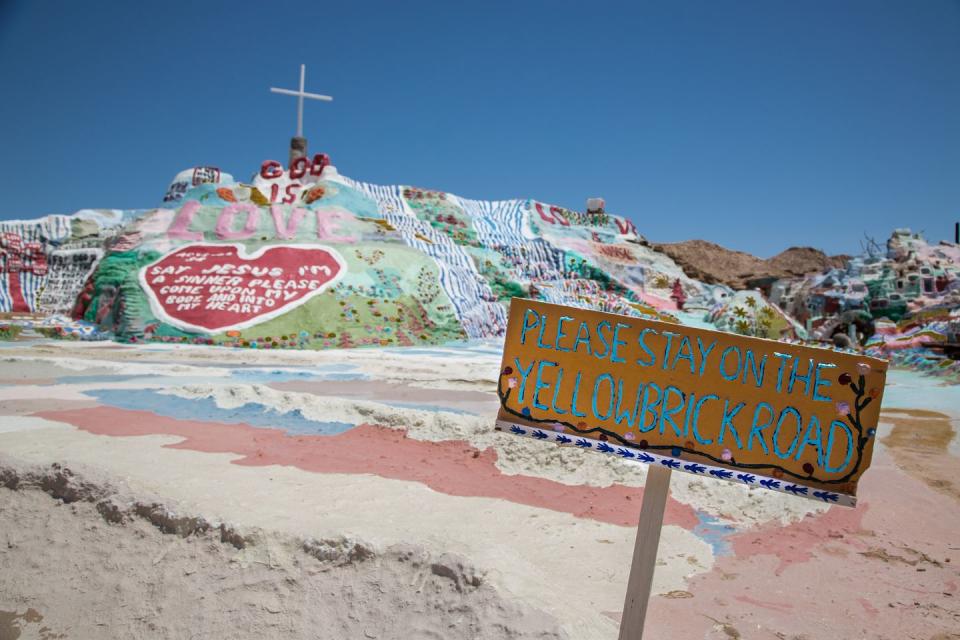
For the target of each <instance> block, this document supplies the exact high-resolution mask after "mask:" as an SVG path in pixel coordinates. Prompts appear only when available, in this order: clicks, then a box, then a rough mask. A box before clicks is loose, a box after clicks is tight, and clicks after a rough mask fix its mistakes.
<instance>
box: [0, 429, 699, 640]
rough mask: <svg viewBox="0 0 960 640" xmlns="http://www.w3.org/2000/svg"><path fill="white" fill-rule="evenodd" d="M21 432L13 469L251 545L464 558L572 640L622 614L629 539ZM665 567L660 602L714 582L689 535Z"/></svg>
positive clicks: (498, 510)
mask: <svg viewBox="0 0 960 640" xmlns="http://www.w3.org/2000/svg"><path fill="white" fill-rule="evenodd" d="M22 420H24V419H23V418H16V419H15V421H16V422H17V423H18V425H20V426H21V427H22V428H21V429H19V430H7V431H6V432H5V433H2V434H0V450H2V451H3V452H4V456H5V457H7V458H9V459H12V460H14V461H16V462H15V464H16V465H24V464H26V465H41V466H49V465H50V463H51V462H52V461H61V462H62V463H66V464H68V465H69V466H70V468H71V469H74V470H75V472H76V473H78V475H79V476H80V477H82V478H83V477H87V476H88V475H93V476H100V477H107V478H109V479H110V480H111V481H112V482H114V483H119V484H122V485H124V486H126V487H128V489H127V491H126V492H127V493H128V494H129V495H133V496H142V495H146V496H151V495H160V496H163V498H162V502H163V504H164V505H167V506H168V508H170V509H172V510H173V511H175V512H177V513H181V514H191V515H198V516H202V517H203V518H205V519H206V520H208V521H210V522H213V523H229V524H230V526H231V527H232V528H234V529H236V530H238V531H239V532H241V534H242V535H244V536H248V537H251V538H263V539H266V540H271V539H273V537H275V536H280V537H293V538H295V539H298V540H305V539H330V540H337V539H341V538H344V537H345V538H349V539H353V540H358V541H361V543H362V544H363V545H364V546H366V547H369V548H371V549H373V550H374V553H376V554H377V555H381V554H383V553H384V552H385V551H386V550H387V549H389V548H390V547H392V546H395V545H414V546H416V547H422V548H424V549H425V550H426V551H427V552H429V553H431V554H434V555H440V554H444V553H453V554H457V555H459V556H462V557H463V558H466V562H468V563H469V564H471V565H472V566H474V567H476V571H477V572H479V573H480V574H481V575H483V577H484V584H488V585H490V587H491V588H493V589H495V590H496V592H497V593H498V594H500V595H499V597H500V598H502V599H504V600H507V601H510V602H518V603H522V604H524V605H525V606H527V607H536V608H539V609H541V610H542V611H543V612H544V613H545V614H546V615H548V616H549V617H550V618H551V619H553V620H555V621H556V624H557V625H558V626H559V628H560V630H561V631H562V632H563V633H564V634H566V635H567V637H570V638H577V639H579V638H583V639H590V638H612V637H614V636H615V635H616V624H615V623H614V621H613V620H612V619H611V618H610V617H609V616H608V615H604V613H603V612H618V611H620V610H621V609H622V604H623V594H624V588H625V585H626V578H627V571H628V567H629V562H628V561H627V560H625V559H628V558H629V556H630V549H631V548H632V545H633V537H634V534H635V530H634V529H633V528H631V527H619V526H615V525H610V524H605V523H601V522H596V521H592V520H585V519H580V518H575V517H573V516H570V515H568V514H564V513H558V512H555V511H551V510H548V509H538V508H534V507H528V506H524V505H519V504H515V503H511V502H506V501H502V500H494V499H487V498H459V497H453V496H448V495H446V494H442V493H437V492H435V491H432V490H430V489H429V488H427V487H425V486H423V485H421V484H419V483H414V482H405V481H397V480H388V479H383V478H379V477H375V476H366V475H341V474H315V473H308V472H304V471H301V470H299V469H296V468H292V467H280V466H277V467H248V466H240V465H232V464H229V462H230V460H232V459H235V456H231V455H226V454H210V453H198V452H193V451H186V450H174V449H164V448H161V447H162V445H163V444H171V443H175V442H177V441H178V440H179V438H175V437H167V436H141V437H108V436H95V435H91V434H88V433H85V432H81V431H78V430H76V429H75V428H73V427H71V426H68V425H62V424H58V423H53V422H50V421H42V422H38V421H37V419H35V418H34V419H31V420H28V421H26V422H24V423H22V424H21V421H22ZM94 470H95V471H94ZM414 505H415V506H414ZM2 522H3V523H5V524H2V525H0V527H3V529H4V530H6V531H8V532H9V531H10V529H12V531H14V532H19V533H17V535H23V536H26V537H29V536H30V535H31V533H30V531H29V530H26V531H24V530H23V529H22V527H21V525H19V524H15V525H13V526H12V527H11V525H10V523H9V520H8V519H6V518H4V519H2ZM8 527H10V529H8ZM8 535H9V533H8ZM90 552H91V553H92V552H94V550H93V549H91V550H90ZM264 552H266V551H264ZM81 564H82V563H81ZM658 564H659V566H658V569H657V573H656V577H655V580H654V590H655V592H656V593H667V592H669V591H673V590H682V589H683V588H684V585H685V578H687V577H689V576H692V575H695V574H697V573H699V572H703V571H707V570H709V569H710V567H711V566H712V555H711V551H710V548H709V546H708V545H707V544H706V543H704V542H703V541H702V540H700V539H699V538H697V537H696V536H694V535H693V534H692V533H691V532H689V531H687V530H685V529H683V528H681V527H676V526H667V527H665V528H664V530H663V534H662V538H661V543H660V554H659V560H658ZM345 582H349V580H347V581H345ZM586 585H589V587H586ZM5 593H6V592H5ZM571 594H575V595H576V597H575V598H572V599H571V597H570V596H571ZM6 597H9V596H5V597H3V598H0V600H5V599H6ZM71 606H72V605H71V603H70V601H69V600H67V601H54V600H51V606H50V608H51V609H53V610H58V609H59V610H64V608H66V611H65V613H64V616H63V618H62V619H61V620H62V621H63V622H66V621H67V620H69V618H70V612H69V608H70V607H71ZM0 609H2V608H0ZM113 637H117V636H113ZM330 637H350V636H336V635H331V636H330ZM397 637H403V636H397ZM413 637H417V636H413ZM421 637H430V636H421ZM437 637H445V636H442V635H441V636H437ZM453 637H458V636H456V635H454V636H453ZM460 637H472V636H469V635H468V636H460ZM476 637H488V636H476ZM489 637H497V636H489Z"/></svg>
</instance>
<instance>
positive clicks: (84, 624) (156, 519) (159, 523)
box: [0, 464, 566, 640]
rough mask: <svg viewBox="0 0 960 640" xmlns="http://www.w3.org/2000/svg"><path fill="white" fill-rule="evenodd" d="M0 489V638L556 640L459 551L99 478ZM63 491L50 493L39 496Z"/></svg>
mask: <svg viewBox="0 0 960 640" xmlns="http://www.w3.org/2000/svg"><path fill="white" fill-rule="evenodd" d="M10 470H11V468H10V466H9V464H7V465H5V471H6V474H5V477H4V478H3V479H4V480H5V481H6V484H8V486H12V485H13V484H15V483H16V484H17V485H18V486H17V489H16V490H11V489H8V488H0V513H3V519H2V520H0V639H3V640H8V639H13V638H18V637H19V638H21V639H22V640H29V639H31V638H40V639H43V640H53V639H55V638H72V639H74V640H76V639H83V638H136V639H139V638H175V639H187V638H231V639H234V638H236V639H246V638H249V639H251V640H253V639H262V638H383V639H389V638H396V639H401V638H436V639H439V638H450V637H480V638H503V639H504V640H506V639H508V638H540V639H551V638H563V637H566V636H565V635H564V634H563V633H562V632H561V631H560V630H559V629H558V628H557V625H556V622H555V621H553V620H551V619H550V618H549V616H547V615H545V614H543V613H542V612H540V611H538V610H537V609H536V608H534V607H530V606H527V605H524V604H523V603H519V602H515V601H508V600H505V599H504V598H503V597H502V595H501V594H500V593H498V592H497V590H496V589H494V588H493V587H492V586H491V585H490V584H488V583H486V582H485V581H484V580H483V578H482V577H481V576H479V575H478V574H477V573H476V571H475V570H474V569H473V568H472V567H470V566H469V565H468V564H466V563H465V561H464V559H463V558H458V557H455V556H453V555H451V554H440V555H437V554H431V553H429V552H428V551H426V550H425V549H424V548H423V547H420V546H417V545H409V544H404V545H396V546H393V547H390V548H388V549H385V550H382V551H379V552H375V551H374V550H372V549H369V548H367V547H365V546H364V545H362V544H358V543H357V542H355V541H352V540H347V539H335V540H314V539H309V540H304V539H299V538H295V537H291V536H287V535H283V534H279V533H267V532H257V533H255V534H253V535H252V536H251V538H250V539H246V540H244V539H243V538H242V537H240V536H239V535H238V534H237V533H236V532H235V531H232V530H226V529H223V530H221V529H220V528H218V527H209V523H206V522H203V521H200V520H197V519H196V518H190V517H186V518H184V517H181V518H175V517H170V516H169V514H167V513H165V511H164V509H163V508H162V507H159V506H157V504H156V503H151V502H149V501H144V500H143V499H142V497H141V499H140V500H139V501H138V502H137V501H135V499H134V498H132V497H131V496H129V495H127V496H124V495H122V494H112V495H111V494H109V493H108V494H107V495H104V493H105V492H106V491H108V489H107V487H108V486H109V483H108V482H106V481H105V480H103V484H90V483H89V478H86V480H87V481H88V483H87V484H86V485H85V486H84V485H79V483H77V482H76V480H77V478H76V477H71V478H69V481H70V482H69V483H68V484H60V483H59V482H57V481H58V480H62V479H64V478H65V476H64V475H63V472H61V471H55V470H51V469H49V468H48V469H47V470H46V471H41V470H36V471H38V473H37V472H35V473H34V474H32V477H31V474H30V473H28V472H25V471H26V470H24V469H23V468H21V469H20V470H19V471H20V472H19V473H17V474H11V473H10ZM51 494H53V495H57V496H58V497H63V498H65V499H66V500H67V501H68V502H63V503H62V502H60V501H59V500H57V499H55V498H54V497H53V495H51Z"/></svg>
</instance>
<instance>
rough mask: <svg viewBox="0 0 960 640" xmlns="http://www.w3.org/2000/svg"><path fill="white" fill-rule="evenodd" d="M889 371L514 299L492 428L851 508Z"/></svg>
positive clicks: (806, 351)
mask: <svg viewBox="0 0 960 640" xmlns="http://www.w3.org/2000/svg"><path fill="white" fill-rule="evenodd" d="M886 369H887V363H886V362H884V361H882V360H876V359H872V358H866V357H863V356H860V355H856V354H849V353H840V352H836V351H832V350H827V349H820V348H814V347H807V346H800V345H795V344H788V343H783V342H776V341H773V340H764V339H759V338H748V337H745V336H740V335H735V334H729V333H720V332H716V331H707V330H703V329H694V328H691V327H685V326H682V325H677V324H669V323H664V322H656V321H651V320H643V319H640V318H633V317H627V316H620V315H615V314H610V313H601V312H597V311H589V310H584V309H575V308H570V307H563V306H558V305H553V304H547V303H543V302H534V301H531V300H523V299H514V300H513V301H512V303H511V306H510V317H509V321H508V324H507V334H506V342H505V345H504V349H503V363H502V367H501V371H500V376H499V380H498V385H497V392H498V395H499V398H500V409H499V412H498V416H497V428H498V429H501V430H504V431H508V432H510V433H514V434H516V435H520V436H525V437H531V438H535V439H538V440H542V441H544V442H552V443H556V444H561V445H567V446H573V447H579V448H582V449H584V450H590V451H597V452H601V453H606V454H608V455H615V456H619V457H622V458H624V459H628V460H633V461H639V462H645V463H648V464H651V465H656V466H662V467H665V468H668V469H675V470H677V471H684V472H687V473H692V474H696V475H701V476H704V477H708V478H717V479H723V480H729V481H733V482H740V483H743V484H745V485H749V486H756V487H763V488H766V489H770V490H775V491H782V492H787V493H790V494H793V495H797V496H804V497H807V498H812V499H817V500H822V501H824V502H829V503H833V504H842V505H846V506H853V505H854V504H855V503H856V490H857V481H858V480H859V478H860V476H861V475H862V474H863V472H864V471H865V470H866V468H867V467H868V466H870V459H871V455H872V453H873V442H874V439H875V434H876V425H877V420H878V418H879V415H880V401H881V398H882V396H883V387H884V379H885V375H886Z"/></svg>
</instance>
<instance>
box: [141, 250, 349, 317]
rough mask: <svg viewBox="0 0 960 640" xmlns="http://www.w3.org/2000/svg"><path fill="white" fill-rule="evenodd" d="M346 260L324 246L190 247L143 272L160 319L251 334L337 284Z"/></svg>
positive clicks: (164, 257) (144, 268) (142, 283)
mask: <svg viewBox="0 0 960 640" xmlns="http://www.w3.org/2000/svg"><path fill="white" fill-rule="evenodd" d="M345 271H346V264H345V263H344V261H343V258H341V257H340V255H339V254H338V253H337V252H336V251H334V250H333V249H330V248H328V247H323V246H319V245H278V246H272V247H263V248H261V249H259V250H258V251H256V252H254V253H252V254H250V255H246V249H245V247H243V245H238V244H203V243H197V244H189V245H185V246H183V247H180V248H179V249H177V250H176V251H172V252H171V253H168V254H167V255H165V256H163V257H162V258H160V259H159V260H157V261H156V262H153V263H151V264H148V265H146V266H145V267H143V268H142V269H141V270H140V284H141V285H142V286H143V288H144V290H145V291H146V292H147V296H148V297H149V299H150V308H151V309H152V310H153V313H154V315H156V316H157V318H159V319H160V320H163V321H164V322H167V323H169V324H172V325H174V326H177V327H180V328H182V329H186V330H187V331H200V332H203V333H219V332H222V331H229V330H231V329H246V328H248V327H252V326H253V325H256V324H259V323H261V322H265V321H266V320H270V319H271V318H276V317H277V316H279V315H282V314H284V313H288V312H289V311H290V310H291V309H294V308H296V307H299V306H300V305H302V304H303V303H305V302H307V301H308V300H310V299H311V298H313V297H314V296H316V295H318V294H320V293H321V292H323V291H324V290H326V289H327V288H328V287H330V286H331V285H332V284H334V283H335V282H336V281H337V280H339V279H340V277H341V276H342V275H343V274H344V272H345Z"/></svg>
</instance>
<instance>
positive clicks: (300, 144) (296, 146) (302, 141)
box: [270, 64, 333, 164]
mask: <svg viewBox="0 0 960 640" xmlns="http://www.w3.org/2000/svg"><path fill="white" fill-rule="evenodd" d="M306 76H307V65H305V64H301V65H300V90H299V91H293V90H291V89H277V88H276V87H270V92H271V93H281V94H283V95H286V96H296V98H297V135H296V136H295V137H293V138H292V139H291V140H290V164H293V161H294V159H296V158H299V157H301V156H305V155H307V139H306V138H304V137H303V99H304V98H310V99H311V100H321V101H323V102H333V98H332V97H331V96H324V95H321V94H319V93H307V92H306V91H304V83H305V82H306Z"/></svg>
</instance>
